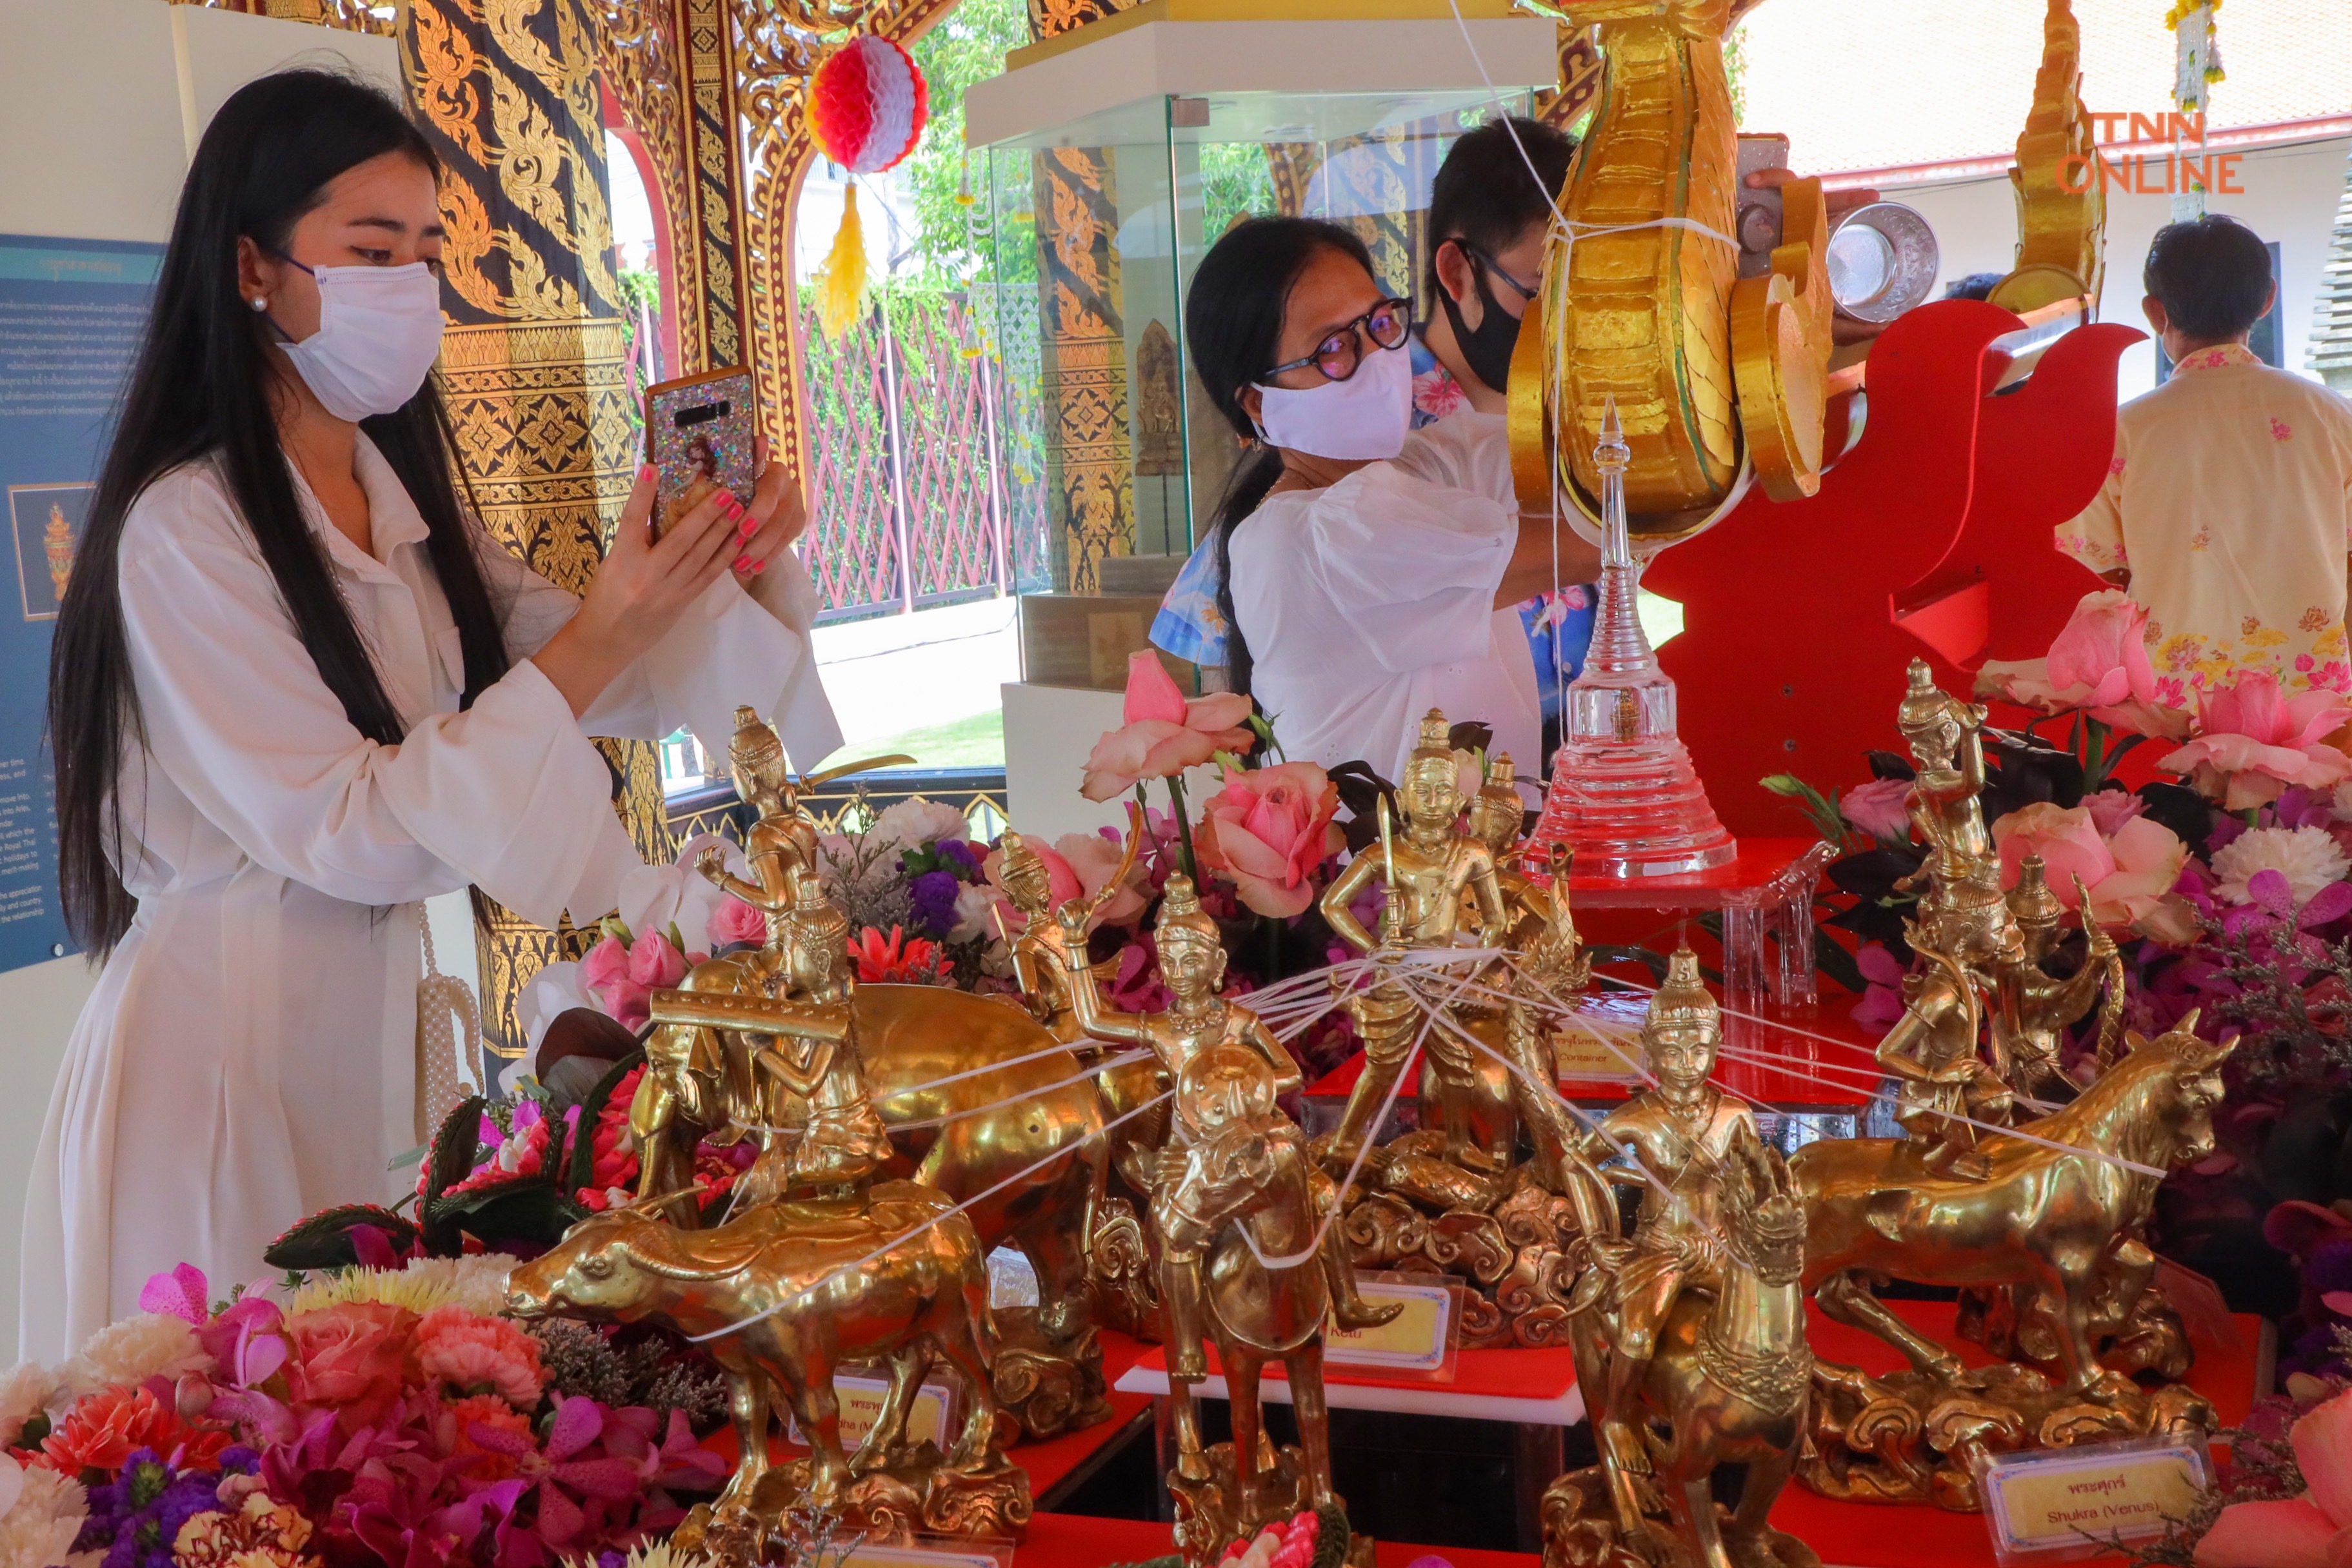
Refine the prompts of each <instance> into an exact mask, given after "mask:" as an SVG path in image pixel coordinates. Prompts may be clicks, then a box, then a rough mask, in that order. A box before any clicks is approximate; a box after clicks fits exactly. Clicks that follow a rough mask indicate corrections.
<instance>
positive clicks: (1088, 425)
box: [1029, 0, 1135, 593]
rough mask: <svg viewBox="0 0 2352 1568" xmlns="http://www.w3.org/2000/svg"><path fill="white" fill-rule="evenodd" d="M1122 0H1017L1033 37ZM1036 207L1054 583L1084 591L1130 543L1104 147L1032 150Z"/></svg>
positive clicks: (1077, 23) (1121, 333)
mask: <svg viewBox="0 0 2352 1568" xmlns="http://www.w3.org/2000/svg"><path fill="white" fill-rule="evenodd" d="M1131 3H1132V0H1029V31H1030V34H1031V36H1032V37H1035V38H1037V39H1039V40H1041V41H1042V40H1044V39H1046V38H1051V37H1057V36H1059V35H1060V34H1063V33H1066V32H1068V31H1070V30H1071V29H1072V28H1074V27H1082V26H1085V25H1086V24H1087V23H1088V22H1093V21H1097V20H1099V19H1100V18H1102V17H1104V16H1111V15H1113V14H1115V13H1117V12H1120V11H1124V10H1126V9H1128V7H1129V5H1130V4H1131ZM1032 168H1033V170H1034V181H1035V190H1034V197H1033V200H1034V204H1035V211H1036V214H1037V289H1038V312H1037V314H1038V382H1039V385H1038V402H1039V404H1040V412H1041V413H1042V414H1043V415H1044V418H1045V486H1046V493H1047V496H1048V497H1049V499H1048V501H1047V503H1046V505H1047V506H1048V507H1050V508H1051V510H1052V517H1051V519H1050V526H1051V528H1052V533H1051V536H1050V537H1051V539H1052V543H1053V573H1054V589H1055V592H1058V593H1093V592H1096V591H1098V589H1099V587H1100V582H1101V578H1100V573H1101V567H1102V560H1103V558H1104V557H1106V556H1113V555H1126V554H1127V553H1129V551H1130V550H1131V549H1134V546H1135V474H1134V462H1133V455H1132V453H1131V451H1130V449H1129V437H1128V423H1129V421H1128V375H1127V339H1126V328H1125V324H1124V323H1123V322H1122V320H1121V319H1120V309H1121V305H1120V298H1119V278H1118V251H1117V250H1116V248H1114V246H1112V244H1111V237H1112V235H1114V234H1115V233H1117V231H1118V167H1117V162H1116V159H1115V155H1114V154H1113V152H1111V150H1110V149H1109V148H1107V147H1056V148H1049V149H1046V150H1045V151H1043V152H1037V153H1034V154H1033V155H1032Z"/></svg>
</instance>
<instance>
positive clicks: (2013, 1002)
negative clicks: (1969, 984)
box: [1992, 855, 2124, 1101]
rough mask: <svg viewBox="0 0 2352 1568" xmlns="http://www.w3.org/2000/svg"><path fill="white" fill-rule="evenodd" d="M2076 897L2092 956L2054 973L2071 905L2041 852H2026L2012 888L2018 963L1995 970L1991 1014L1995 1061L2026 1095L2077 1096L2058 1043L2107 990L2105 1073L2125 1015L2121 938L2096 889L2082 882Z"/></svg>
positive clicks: (2100, 1060)
mask: <svg viewBox="0 0 2352 1568" xmlns="http://www.w3.org/2000/svg"><path fill="white" fill-rule="evenodd" d="M2076 897H2077V901H2078V904H2079V906H2080V909H2081V914H2082V926H2083V936H2084V940H2085V941H2086V942H2087V943H2088V944H2089V954H2088V956H2086V957H2085V958H2084V962H2083V964H2082V967H2079V968H2077V969H2076V970H2075V971H2074V973H2073V974H2071V975H2069V976H2067V977H2065V978H2063V979H2053V978H2052V977H2050V976H2049V975H2048V974H2047V973H2045V972H2044V971H2043V969H2042V963H2043V962H2044V960H2046V959H2047V958H2049V956H2050V955H2051V954H2052V952H2053V950H2055V949H2056V947H2057V946H2058V939H2059V938H2060V937H2061V936H2063V935H2064V934H2065V933H2064V928H2063V923H2062V916H2063V914H2064V906H2063V904H2060V903H2059V901H2058V895H2057V894H2055V893H2053V892H2052V891H2051V887H2050V883H2049V880H2048V878H2047V876H2046V875H2045V874H2044V868H2043V866H2042V857H2041V856H2040V855H2028V856H2026V857H2025V859H2024V862H2022V863H2021V865H2020V866H2019V867H2018V876H2017V885H2016V886H2015V887H2013V888H2011V889H2010V891H2009V909H2010V915H2011V918H2012V919H2014V920H2015V921H2016V923H2017V928H2018V933H2019V936H2020V942H2021V953H2020V956H2019V960H2018V961H2017V962H2014V963H2007V964H2002V965H2001V966H2000V967H1999V968H1998V970H1997V971H1996V978H1997V979H1998V981H1999V982H2000V1006H1999V1008H1998V1009H1995V1011H1994V1012H1993V1015H1992V1030H1993V1040H1994V1046H1995V1050H1994V1055H1993V1060H1994V1063H1995V1065H1996V1067H1997V1068H1999V1069H2000V1072H2001V1075H2002V1076H2003V1077H2004V1078H2005V1079H2006V1080H2007V1081H2008V1082H2009V1086H2010V1088H2011V1089H2012V1090H2014V1091H2015V1092H2017V1093H2018V1094H2019V1095H2020V1096H2022V1097H2024V1098H2027V1099H2035V1100H2043V1101H2051V1100H2068V1099H2072V1098H2073V1097H2074V1093H2075V1091H2076V1088H2077V1085H2076V1084H2075V1082H2074V1080H2073V1079H2071V1078H2069V1077H2067V1076H2066V1071H2065V1068H2064V1066H2063V1063H2062V1062H2061V1061H2060V1060H2059V1047H2060V1045H2061V1043H2062V1042H2063V1040H2064V1039H2065V1035H2066V1031H2067V1030H2069V1029H2071V1028H2073V1027H2074V1025H2075V1024H2076V1023H2078V1022H2080V1021H2081V1020H2082V1019H2083V1017H2084V1014H2086V1013H2088V1012H2089V1011H2090V1010H2091V1009H2092V1008H2094V1007H2095V1006H2097V1005H2098V1002H2099V998H2100V993H2101V991H2102V990H2104V991H2105V993H2106V997H2107V1002H2108V1008H2107V1015H2106V1017H2105V1018H2104V1019H2102V1020H2101V1023H2102V1027H2101V1030H2100V1039H2099V1043H2098V1049H2097V1051H2096V1052H2095V1057H2094V1061H2095V1062H2096V1064H2097V1066H2098V1068H2099V1069H2100V1070H2102V1071H2104V1070H2105V1068H2106V1067H2107V1066H2108V1065H2109V1059H2110V1058H2111V1057H2112V1056H2113V1055H2114V1050H2115V1042H2114V1040H2113V1039H2112V1038H2111V1036H2112V1035H2113V1034H2114V1033H2115V1030H2116V1028H2117V1027H2119V1026H2120V1024H2121V1021H2122V1014H2123V1001H2124V988H2123V977H2122V974H2121V972H2120V969H2121V962H2122V960H2121V956H2120V954H2119V953H2118V952H2117V949H2116V942H2115V938H2114V937H2112V936H2108V935H2107V934H2106V932H2105V930H2104V929H2102V928H2101V926H2100V925H2099V923H2098V922H2097V921H2096V920H2095V919H2094V918H2093V917H2092V914H2091V903H2090V897H2089V894H2087V893H2086V892H2084V891H2082V890H2081V888H2080V886H2079V883H2078V885H2077V893H2076Z"/></svg>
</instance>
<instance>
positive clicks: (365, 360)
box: [278, 256, 441, 423]
mask: <svg viewBox="0 0 2352 1568" xmlns="http://www.w3.org/2000/svg"><path fill="white" fill-rule="evenodd" d="M286 259H287V260H289V262H293V265H295V266H296V267H302V264H301V263H300V262H299V261H294V258H293V257H291V256H289V257H287V258H286ZM302 270H303V271H305V272H307V273H309V274H310V276H311V277H315V278H317V279H318V280H319V329H318V330H317V331H316V332H313V333H311V334H310V336H309V337H307V338H305V339H303V340H301V341H300V342H299V343H295V342H281V343H280V344H278V347H279V348H281V349H283V350H286V357H287V358H288V359H289V360H291V361H293V362H294V370H295V373H296V374H298V375H299V376H300V377H301V378H302V384H303V385H305V386H307V387H309V388H310V392H311V394H312V395H313V396H315V397H316V398H318V400H319V402H320V405H321V406H323V407H324V408H325V409H326V411H327V412H328V413H331V414H333V415H334V416H335V417H336V418H337V419H347V420H350V421H352V423H358V422H359V421H361V420H362V419H365V418H367V417H369V416H370V415H371V414H379V413H394V412H395V411H397V410H398V409H400V408H401V407H403V406H404V404H406V403H407V402H408V400H409V399H410V398H413V397H415V395H416V389H417V388H419V387H421V386H423V385H424V384H425V376H426V375H428V374H430V373H431V371H432V370H433V361H435V360H436V359H439V358H440V357H441V280H440V279H439V278H437V277H434V275H433V269H432V268H431V267H428V266H426V265H425V263H424V262H421V261H412V262H410V263H409V264H408V265H407V266H405V267H302Z"/></svg>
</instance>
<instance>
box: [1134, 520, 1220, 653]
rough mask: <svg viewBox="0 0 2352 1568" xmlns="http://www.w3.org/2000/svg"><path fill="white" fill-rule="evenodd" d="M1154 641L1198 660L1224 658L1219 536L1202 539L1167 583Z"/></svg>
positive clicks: (1155, 622) (1154, 626)
mask: <svg viewBox="0 0 2352 1568" xmlns="http://www.w3.org/2000/svg"><path fill="white" fill-rule="evenodd" d="M1151 641H1152V642H1153V643H1156V644H1158V645H1159V646H1160V647H1161V648H1164V649H1166V650H1167V651H1168V652H1169V653H1173V654H1174V655H1175V656H1176V657H1178V658H1180V659H1189V660H1191V661H1192V663H1193V664H1223V663H1224V662H1225V618H1224V616H1223V614H1222V613H1220V612H1219V611H1218V609H1217V536H1216V535H1215V534H1214V533H1211V534H1210V536H1209V537H1208V538H1205V539H1202V541H1201V545H1200V548H1199V549H1195V550H1194V551H1193V552H1192V555H1191V557H1190V558H1188V559H1186V560H1185V562H1184V565H1183V567H1182V568H1181V570H1179V571H1178V572H1177V573H1176V580H1175V581H1174V582H1172V583H1171V584H1169V587H1168V595H1167V597H1166V598H1164V599H1162V600H1161V601H1160V613H1159V614H1158V615H1157V616H1155V617H1154V618H1153V620H1152V622H1151Z"/></svg>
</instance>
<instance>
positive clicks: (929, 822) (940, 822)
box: [866, 795, 971, 850]
mask: <svg viewBox="0 0 2352 1568" xmlns="http://www.w3.org/2000/svg"><path fill="white" fill-rule="evenodd" d="M970 836H971V823H969V822H967V821H964V816H963V813H962V812H961V811H959V810H956V809H955V808H954V807H953V806H943V805H941V804H940V802H938V801H937V800H924V799H923V798H922V797H921V796H920V795H917V796H915V797H914V798H913V799H911V800H901V801H899V802H898V804H897V805H895V806H892V807H889V808H888V809H887V810H884V811H883V813H882V814H881V815H880V816H878V817H877V818H875V819H874V825H873V826H872V827H870V828H868V829H866V837H867V838H868V839H870V840H872V841H874V842H876V843H878V844H888V845H893V846H896V847H897V848H898V849H901V850H912V849H920V848H922V847H923V846H924V845H925V844H935V843H937V842H939V841H940V840H941V839H962V838H969V837H970Z"/></svg>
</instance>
